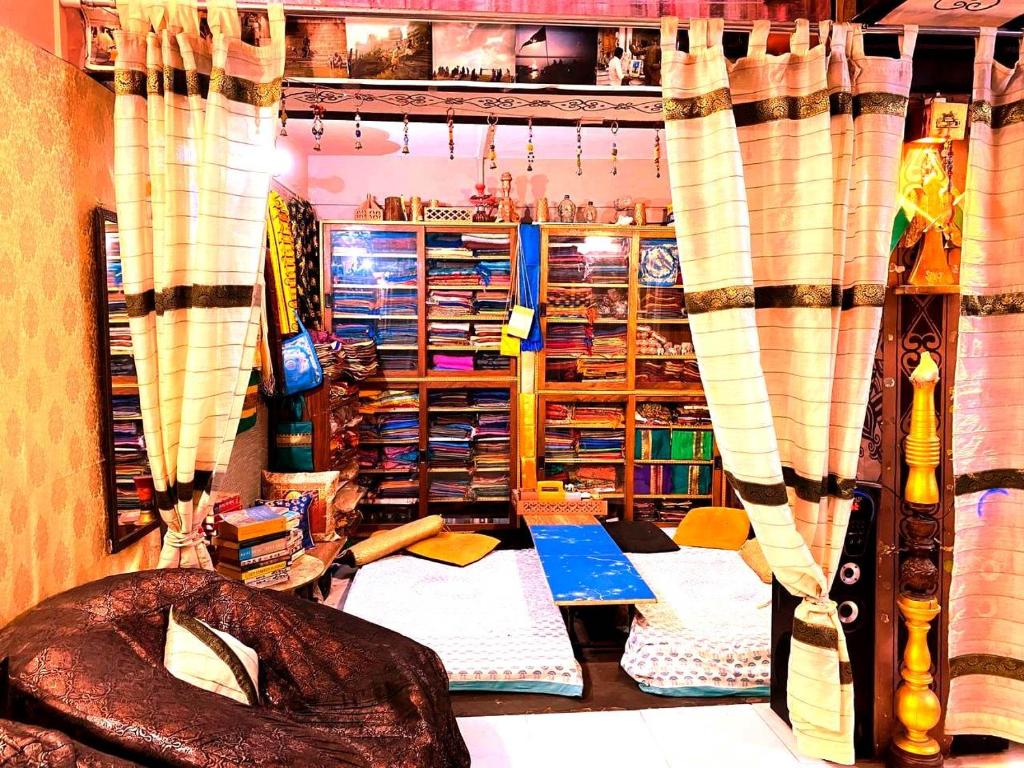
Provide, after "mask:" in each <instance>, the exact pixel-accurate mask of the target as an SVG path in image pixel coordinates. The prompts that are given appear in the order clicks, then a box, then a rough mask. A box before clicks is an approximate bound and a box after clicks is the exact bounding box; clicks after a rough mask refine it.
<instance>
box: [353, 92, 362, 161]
mask: <svg viewBox="0 0 1024 768" xmlns="http://www.w3.org/2000/svg"><path fill="white" fill-rule="evenodd" d="M359 107H360V102H358V101H357V102H356V114H355V121H356V128H355V134H354V135H355V140H356V143H355V147H356V150H360V149H362V148H363V126H362V121H363V117H362V115H360V114H359Z"/></svg>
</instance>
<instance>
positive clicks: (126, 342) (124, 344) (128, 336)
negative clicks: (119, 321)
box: [110, 325, 132, 353]
mask: <svg viewBox="0 0 1024 768" xmlns="http://www.w3.org/2000/svg"><path fill="white" fill-rule="evenodd" d="M110 351H111V352H128V353H131V351H132V333H131V330H129V328H128V326H127V325H111V326H110Z"/></svg>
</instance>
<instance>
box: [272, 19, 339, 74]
mask: <svg viewBox="0 0 1024 768" xmlns="http://www.w3.org/2000/svg"><path fill="white" fill-rule="evenodd" d="M349 55H350V51H349V47H348V38H347V36H346V33H345V20H344V19H326V18H314V17H311V16H288V17H287V21H286V23H285V60H284V74H285V76H286V77H289V76H290V77H348V71H349Z"/></svg>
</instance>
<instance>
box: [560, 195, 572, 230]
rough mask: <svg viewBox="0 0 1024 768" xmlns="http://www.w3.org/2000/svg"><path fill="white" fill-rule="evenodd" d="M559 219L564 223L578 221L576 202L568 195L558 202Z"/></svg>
mask: <svg viewBox="0 0 1024 768" xmlns="http://www.w3.org/2000/svg"><path fill="white" fill-rule="evenodd" d="M558 220H559V221H560V222H562V223H563V224H572V223H573V222H574V221H576V203H574V202H573V201H572V200H570V199H569V196H568V195H566V196H565V197H563V198H562V202H560V203H559V204H558Z"/></svg>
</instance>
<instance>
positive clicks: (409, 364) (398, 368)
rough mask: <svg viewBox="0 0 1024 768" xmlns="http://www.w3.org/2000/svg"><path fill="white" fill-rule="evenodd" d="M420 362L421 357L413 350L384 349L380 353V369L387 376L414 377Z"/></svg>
mask: <svg viewBox="0 0 1024 768" xmlns="http://www.w3.org/2000/svg"><path fill="white" fill-rule="evenodd" d="M419 362H420V361H419V355H418V354H417V352H416V350H413V349H399V350H395V349H384V350H381V352H380V367H381V370H382V371H383V372H384V373H386V374H396V375H397V374H403V375H407V376H411V375H414V374H415V373H416V370H417V368H418V367H419Z"/></svg>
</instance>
